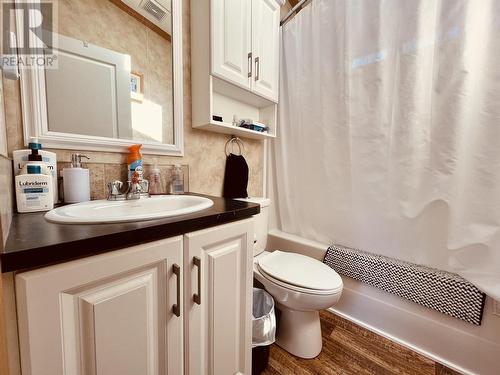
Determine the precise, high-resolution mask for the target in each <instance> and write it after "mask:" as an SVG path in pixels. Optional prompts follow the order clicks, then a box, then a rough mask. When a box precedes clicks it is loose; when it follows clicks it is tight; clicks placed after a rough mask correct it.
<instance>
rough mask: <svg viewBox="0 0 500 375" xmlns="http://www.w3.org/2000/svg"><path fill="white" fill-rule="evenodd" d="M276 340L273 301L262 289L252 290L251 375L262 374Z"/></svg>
mask: <svg viewBox="0 0 500 375" xmlns="http://www.w3.org/2000/svg"><path fill="white" fill-rule="evenodd" d="M275 338H276V316H275V314H274V300H273V297H271V295H270V294H269V293H267V292H266V291H265V290H264V289H259V288H253V310H252V348H253V349H252V374H253V375H258V374H260V373H261V372H263V371H264V370H265V369H266V368H267V365H268V363H269V347H270V345H271V344H272V343H273V342H274V340H275Z"/></svg>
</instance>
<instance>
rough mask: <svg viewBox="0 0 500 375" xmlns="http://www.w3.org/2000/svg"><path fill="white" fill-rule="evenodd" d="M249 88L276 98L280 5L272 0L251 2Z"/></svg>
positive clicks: (267, 96) (272, 98)
mask: <svg viewBox="0 0 500 375" xmlns="http://www.w3.org/2000/svg"><path fill="white" fill-rule="evenodd" d="M252 22H253V24H252V56H253V60H254V62H255V64H254V67H255V70H254V73H253V76H254V79H253V80H252V82H253V84H252V87H253V91H254V92H256V93H258V94H259V95H262V96H264V97H266V98H269V99H271V100H274V101H276V102H277V101H278V75H279V30H280V7H279V5H278V4H277V3H276V1H274V0H253V1H252Z"/></svg>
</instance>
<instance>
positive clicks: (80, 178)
mask: <svg viewBox="0 0 500 375" xmlns="http://www.w3.org/2000/svg"><path fill="white" fill-rule="evenodd" d="M82 158H85V159H89V158H88V157H87V156H85V155H80V154H72V155H71V167H70V168H63V170H62V175H63V190H64V201H65V202H66V203H79V202H88V201H89V200H90V174H89V170H88V169H86V168H82Z"/></svg>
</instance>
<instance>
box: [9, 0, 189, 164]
mask: <svg viewBox="0 0 500 375" xmlns="http://www.w3.org/2000/svg"><path fill="white" fill-rule="evenodd" d="M31 3H33V2H32V1H31ZM16 4H18V5H19V6H23V5H22V0H16ZM40 4H43V3H40ZM53 4H54V6H53V7H52V8H50V9H47V8H44V7H43V6H40V14H41V15H42V16H43V20H44V22H45V20H56V21H55V22H50V25H49V27H50V31H48V30H47V28H45V26H46V25H45V24H44V23H42V27H43V28H44V32H45V33H46V34H45V35H49V34H47V33H50V35H49V37H48V38H46V39H44V40H43V43H44V48H46V49H44V51H43V52H42V53H41V54H40V57H44V56H45V57H47V56H48V54H51V55H53V56H55V59H54V60H53V61H55V63H54V64H53V65H50V66H49V64H47V63H45V64H44V65H43V66H30V67H29V68H27V67H20V70H21V97H22V109H23V126H24V139H25V143H27V142H28V141H29V138H30V137H37V138H38V139H39V141H40V142H41V143H42V144H43V145H44V147H46V148H59V149H78V150H94V151H112V152H113V151H114V152H125V151H126V148H127V147H128V146H130V145H132V144H136V143H142V144H143V148H142V151H143V152H144V153H146V154H148V153H149V154H160V155H172V156H182V155H183V66H182V0H64V1H54V2H53ZM16 14H17V13H16ZM22 18H23V17H19V18H16V29H17V34H18V35H19V31H20V30H22V29H23V27H24V25H23V20H22ZM29 38H32V39H34V40H33V43H34V44H36V42H37V41H36V40H35V39H36V38H37V36H36V35H35V33H31V34H30V35H29ZM47 51H48V52H47Z"/></svg>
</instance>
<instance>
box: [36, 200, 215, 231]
mask: <svg viewBox="0 0 500 375" xmlns="http://www.w3.org/2000/svg"><path fill="white" fill-rule="evenodd" d="M213 204H214V202H213V201H212V200H210V199H208V198H204V197H196V196H192V195H160V196H153V197H151V198H143V199H137V200H129V201H107V200H99V201H90V202H84V203H77V204H70V205H68V206H62V207H58V208H55V209H53V210H51V211H49V212H47V213H46V214H45V219H47V220H48V221H51V222H54V223H64V224H99V223H123V222H129V221H143V220H153V219H162V218H166V217H173V216H179V215H185V214H191V213H193V212H198V211H201V210H204V209H206V208H209V207H211V206H212V205H213Z"/></svg>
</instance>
